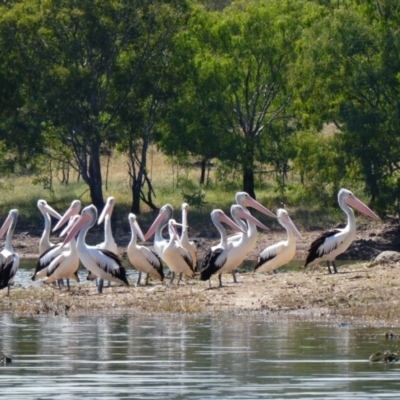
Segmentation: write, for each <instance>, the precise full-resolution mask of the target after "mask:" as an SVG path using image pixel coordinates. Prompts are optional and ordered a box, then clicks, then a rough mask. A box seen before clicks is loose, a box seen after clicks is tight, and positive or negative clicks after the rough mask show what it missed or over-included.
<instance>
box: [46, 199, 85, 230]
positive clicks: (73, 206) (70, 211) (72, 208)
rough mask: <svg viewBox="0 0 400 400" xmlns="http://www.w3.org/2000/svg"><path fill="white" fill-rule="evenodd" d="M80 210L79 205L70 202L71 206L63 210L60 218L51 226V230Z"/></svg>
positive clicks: (57, 227)
mask: <svg viewBox="0 0 400 400" xmlns="http://www.w3.org/2000/svg"><path fill="white" fill-rule="evenodd" d="M80 210H81V207H80V205H79V206H78V205H76V204H71V206H70V207H69V208H68V210H67V211H66V212H65V214H64V215H63V216H62V218H61V219H60V220H59V221H58V222H57V224H56V226H55V227H54V228H53V232H54V231H56V230H57V229H59V228H61V227H62V226H63V225H64V224H65V223H66V222H67V221H69V219H70V218H71V217H73V216H74V215H77V214H78V213H79V211H80Z"/></svg>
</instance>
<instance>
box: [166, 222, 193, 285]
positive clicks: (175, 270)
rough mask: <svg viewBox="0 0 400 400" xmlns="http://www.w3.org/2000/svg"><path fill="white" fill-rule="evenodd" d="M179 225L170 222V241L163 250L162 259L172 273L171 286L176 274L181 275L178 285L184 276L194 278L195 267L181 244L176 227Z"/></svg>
mask: <svg viewBox="0 0 400 400" xmlns="http://www.w3.org/2000/svg"><path fill="white" fill-rule="evenodd" d="M176 225H179V224H177V222H176V221H175V220H174V219H172V218H171V219H170V220H169V221H168V232H169V237H170V239H169V241H168V243H167V245H166V246H165V247H164V249H163V253H162V256H161V259H162V260H163V261H164V262H165V264H167V266H168V268H169V269H170V271H171V272H172V277H171V281H170V284H172V283H173V281H174V278H175V274H179V280H178V285H179V283H180V281H181V279H182V274H185V275H187V276H189V277H190V278H193V276H194V267H193V261H192V258H191V257H190V254H189V252H188V251H187V250H186V249H185V248H184V247H182V246H181V244H180V243H179V236H178V233H177V231H176V229H175V226H176Z"/></svg>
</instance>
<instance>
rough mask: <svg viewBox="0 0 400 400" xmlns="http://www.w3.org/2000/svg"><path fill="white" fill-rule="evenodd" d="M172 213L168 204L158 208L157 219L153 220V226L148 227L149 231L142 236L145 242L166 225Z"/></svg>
mask: <svg viewBox="0 0 400 400" xmlns="http://www.w3.org/2000/svg"><path fill="white" fill-rule="evenodd" d="M172 211H173V208H172V206H171V205H170V204H165V205H163V206H162V207H161V208H160V211H159V213H158V216H157V218H156V219H155V220H154V222H153V224H152V225H151V226H150V228H149V230H148V231H147V233H146V235H145V236H144V237H145V240H149V239H150V238H151V237H152V236H153V234H154V232H155V231H156V229H157V228H158V227H161V228H163V227H164V226H165V225H167V224H168V221H169V220H170V219H171V217H172Z"/></svg>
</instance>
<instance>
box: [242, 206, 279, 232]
mask: <svg viewBox="0 0 400 400" xmlns="http://www.w3.org/2000/svg"><path fill="white" fill-rule="evenodd" d="M236 215H237V216H238V217H239V218H240V219H247V220H248V221H249V222H252V223H253V224H255V225H257V226H258V227H259V228H261V229H268V228H267V227H266V226H265V225H264V224H263V223H261V222H260V221H259V220H258V219H257V218H255V217H253V216H252V215H251V214H250V213H249V212H246V211H245V210H243V208H241V209H240V210H238V211H237V214H236ZM275 218H276V217H275Z"/></svg>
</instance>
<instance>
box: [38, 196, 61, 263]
mask: <svg viewBox="0 0 400 400" xmlns="http://www.w3.org/2000/svg"><path fill="white" fill-rule="evenodd" d="M37 207H38V209H39V211H40V212H41V213H42V215H43V217H44V230H43V234H42V237H41V238H40V241H39V255H41V254H43V253H44V252H45V251H46V250H48V249H50V247H53V246H54V244H53V243H51V242H50V231H51V217H54V218H57V219H58V220H59V219H61V215H60V214H59V213H58V212H57V211H56V210H54V209H53V208H52V207H50V206H49V205H48V204H47V201H46V200H43V199H40V200H38V202H37Z"/></svg>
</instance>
